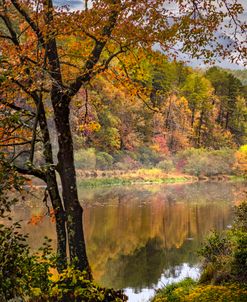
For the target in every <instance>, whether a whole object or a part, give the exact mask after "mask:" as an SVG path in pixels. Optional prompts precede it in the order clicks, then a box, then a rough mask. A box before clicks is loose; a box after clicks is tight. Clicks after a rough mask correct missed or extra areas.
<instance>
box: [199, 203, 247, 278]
mask: <svg viewBox="0 0 247 302" xmlns="http://www.w3.org/2000/svg"><path fill="white" fill-rule="evenodd" d="M235 213H236V214H235V217H236V218H235V220H234V224H233V228H232V229H231V230H228V231H224V232H223V233H222V234H217V233H215V232H214V233H213V234H212V235H211V236H209V238H208V239H207V240H206V242H205V244H204V247H203V248H202V249H201V251H200V255H201V256H203V268H204V270H203V273H202V276H201V281H202V282H205V281H206V282H213V283H222V282H223V281H225V279H228V280H232V281H238V282H242V283H243V282H246V281H247V231H246V213H247V203H246V202H245V203H243V204H242V205H240V206H239V207H236V209H235ZM209 272H210V273H209Z"/></svg>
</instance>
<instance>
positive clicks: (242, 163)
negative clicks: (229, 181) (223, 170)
mask: <svg viewBox="0 0 247 302" xmlns="http://www.w3.org/2000/svg"><path fill="white" fill-rule="evenodd" d="M235 160H236V162H235V169H236V172H237V174H240V175H243V176H247V145H244V146H242V147H240V148H239V150H238V151H237V152H236V153H235Z"/></svg>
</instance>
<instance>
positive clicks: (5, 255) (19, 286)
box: [0, 223, 54, 301]
mask: <svg viewBox="0 0 247 302" xmlns="http://www.w3.org/2000/svg"><path fill="white" fill-rule="evenodd" d="M26 240H27V235H23V234H21V232H20V225H19V224H18V223H14V224H13V225H12V226H10V227H5V226H3V225H0V297H1V298H2V300H1V301H5V300H8V299H12V298H15V297H20V298H25V297H27V296H29V297H33V296H35V295H36V294H37V292H38V293H41V292H44V291H46V290H47V287H48V285H49V268H50V267H51V266H52V264H54V258H53V257H52V255H51V248H50V245H49V240H48V239H46V241H45V243H44V245H43V247H42V248H40V250H39V251H38V253H37V254H35V255H31V254H30V249H29V246H28V245H27V242H26Z"/></svg>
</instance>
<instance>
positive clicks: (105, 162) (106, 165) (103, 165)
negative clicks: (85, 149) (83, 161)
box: [96, 152, 114, 170]
mask: <svg viewBox="0 0 247 302" xmlns="http://www.w3.org/2000/svg"><path fill="white" fill-rule="evenodd" d="M113 161H114V159H113V157H112V156H111V155H110V154H108V153H106V152H98V153H97V154H96V168H97V169H99V170H107V169H108V170H110V169H111V168H112V165H113Z"/></svg>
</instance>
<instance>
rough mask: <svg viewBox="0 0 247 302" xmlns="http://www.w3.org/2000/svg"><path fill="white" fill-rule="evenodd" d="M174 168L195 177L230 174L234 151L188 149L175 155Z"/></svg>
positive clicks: (232, 166)
mask: <svg viewBox="0 0 247 302" xmlns="http://www.w3.org/2000/svg"><path fill="white" fill-rule="evenodd" d="M175 161H176V166H177V168H178V169H179V170H182V172H184V173H188V174H191V175H195V176H202V175H203V176H214V175H219V174H232V173H233V169H234V162H235V158H234V151H232V150H229V149H223V150H213V151H212V150H206V149H194V148H192V149H188V150H185V151H181V152H179V153H178V154H177V155H176V159H175Z"/></svg>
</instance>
